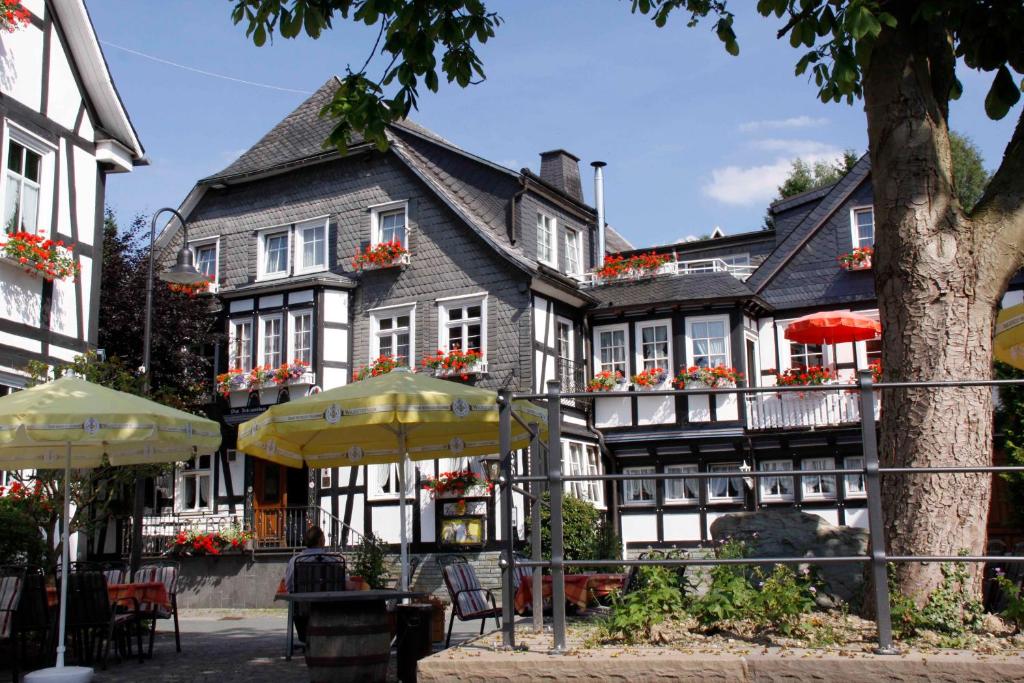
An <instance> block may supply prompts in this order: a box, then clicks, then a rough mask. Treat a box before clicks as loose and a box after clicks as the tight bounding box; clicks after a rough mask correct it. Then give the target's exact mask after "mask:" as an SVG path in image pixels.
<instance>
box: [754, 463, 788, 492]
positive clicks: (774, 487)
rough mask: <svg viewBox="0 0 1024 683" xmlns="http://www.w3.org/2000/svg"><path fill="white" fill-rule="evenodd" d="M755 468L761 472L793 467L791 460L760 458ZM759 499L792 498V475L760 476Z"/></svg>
mask: <svg viewBox="0 0 1024 683" xmlns="http://www.w3.org/2000/svg"><path fill="white" fill-rule="evenodd" d="M757 469H759V470H761V471H762V472H780V471H785V470H792V469H793V461H792V460H762V461H761V462H759V463H758V465H757ZM759 481H760V484H759V486H760V487H761V500H763V501H767V502H774V501H791V500H793V477H761V478H760V480H759Z"/></svg>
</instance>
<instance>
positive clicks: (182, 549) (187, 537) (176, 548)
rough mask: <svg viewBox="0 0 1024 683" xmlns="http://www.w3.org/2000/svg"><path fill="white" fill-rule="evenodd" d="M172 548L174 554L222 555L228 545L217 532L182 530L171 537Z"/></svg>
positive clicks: (170, 550)
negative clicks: (206, 532)
mask: <svg viewBox="0 0 1024 683" xmlns="http://www.w3.org/2000/svg"><path fill="white" fill-rule="evenodd" d="M169 545H170V548H168V550H169V552H170V554H172V555H190V556H197V555H220V553H221V550H222V549H223V548H224V546H225V545H226V543H225V541H224V539H223V538H221V536H220V534H218V533H217V532H211V533H208V534H204V533H199V532H198V531H193V530H187V531H186V530H181V531H179V532H178V533H177V534H175V535H174V538H172V539H171V541H170V543H169Z"/></svg>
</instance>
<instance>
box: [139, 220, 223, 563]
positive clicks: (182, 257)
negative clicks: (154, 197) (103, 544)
mask: <svg viewBox="0 0 1024 683" xmlns="http://www.w3.org/2000/svg"><path fill="white" fill-rule="evenodd" d="M165 211H166V212H169V213H173V214H174V215H175V216H177V218H178V221H179V222H180V223H181V249H180V250H179V251H178V258H177V261H176V262H175V264H174V265H173V266H172V267H171V268H170V269H169V270H166V271H164V272H162V273H160V279H161V280H163V281H164V282H173V283H175V284H179V285H194V284H198V283H200V282H205V281H206V276H204V275H203V274H202V273H200V272H199V270H198V269H197V268H196V266H195V264H194V263H193V262H192V250H191V249H189V248H188V225H187V224H186V223H185V219H184V218H183V217H182V215H181V214H180V213H178V212H177V211H175V210H174V209H172V208H169V207H165V208H163V209H160V210H159V211H157V212H156V213H154V214H153V219H152V220H151V221H150V222H149V274H148V276H147V277H146V320H145V333H144V335H143V341H142V387H143V391H144V392H145V393H146V394H147V395H148V394H149V388H150V387H149V373H150V367H149V361H150V348H151V346H152V340H153V260H154V256H153V252H154V251H155V244H156V219H157V216H159V215H160V214H162V213H164V212H165ZM133 503H134V505H133V512H134V514H133V516H132V546H131V547H132V552H131V557H130V558H129V561H130V564H131V568H132V571H133V572H134V571H135V570H136V569H138V568H139V564H140V563H141V562H142V513H143V510H144V509H145V507H146V480H145V479H144V478H143V477H137V478H136V479H135V500H134V501H133Z"/></svg>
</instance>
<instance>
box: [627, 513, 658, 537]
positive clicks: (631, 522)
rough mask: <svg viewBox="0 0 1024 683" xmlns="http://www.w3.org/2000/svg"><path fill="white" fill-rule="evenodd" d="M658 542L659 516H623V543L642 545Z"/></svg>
mask: <svg viewBox="0 0 1024 683" xmlns="http://www.w3.org/2000/svg"><path fill="white" fill-rule="evenodd" d="M657 540H658V516H657V515H656V514H653V513H652V514H649V515H632V514H630V515H622V542H623V543H642V542H645V541H646V542H652V541H657Z"/></svg>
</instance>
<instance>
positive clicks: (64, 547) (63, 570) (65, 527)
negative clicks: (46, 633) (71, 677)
mask: <svg viewBox="0 0 1024 683" xmlns="http://www.w3.org/2000/svg"><path fill="white" fill-rule="evenodd" d="M67 448H68V453H67V460H66V461H65V464H64V517H63V519H62V521H61V528H60V533H61V538H62V541H61V551H60V627H59V628H60V635H59V636H58V640H57V668H58V669H59V668H62V667H63V666H64V649H65V648H64V641H65V638H66V636H67V634H66V630H67V623H68V565H69V564H70V561H69V558H70V552H71V551H70V548H69V547H68V546H70V545H71V442H70V441H69V442H68V445H67Z"/></svg>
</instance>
